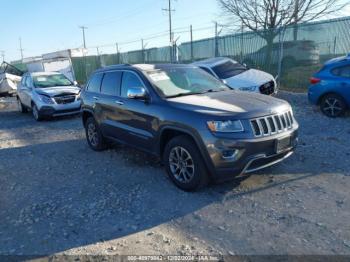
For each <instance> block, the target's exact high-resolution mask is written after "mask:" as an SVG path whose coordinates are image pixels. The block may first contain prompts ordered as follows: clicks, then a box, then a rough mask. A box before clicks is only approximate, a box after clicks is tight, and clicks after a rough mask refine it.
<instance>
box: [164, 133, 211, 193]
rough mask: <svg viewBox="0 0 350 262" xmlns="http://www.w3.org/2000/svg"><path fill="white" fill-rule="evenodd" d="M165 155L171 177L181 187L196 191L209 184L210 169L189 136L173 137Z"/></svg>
mask: <svg viewBox="0 0 350 262" xmlns="http://www.w3.org/2000/svg"><path fill="white" fill-rule="evenodd" d="M163 157H164V163H165V165H166V171H167V173H168V175H169V177H170V179H171V180H172V181H173V182H174V184H175V185H176V186H177V187H179V188H180V189H182V190H185V191H195V190H198V189H200V188H202V187H204V186H206V185H207V184H208V182H209V176H208V171H207V168H206V166H205V163H204V161H203V159H202V156H201V154H200V152H199V149H198V148H197V146H196V144H195V143H194V142H193V141H192V140H191V139H189V138H188V137H187V136H178V137H175V138H173V139H171V140H170V141H169V143H168V144H167V145H166V147H165V150H164V155H163Z"/></svg>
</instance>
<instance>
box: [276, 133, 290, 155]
mask: <svg viewBox="0 0 350 262" xmlns="http://www.w3.org/2000/svg"><path fill="white" fill-rule="evenodd" d="M290 147H292V138H291V137H290V136H287V137H284V138H280V139H277V140H276V142H275V151H276V153H277V154H278V153H281V152H283V151H285V150H286V149H288V148H290Z"/></svg>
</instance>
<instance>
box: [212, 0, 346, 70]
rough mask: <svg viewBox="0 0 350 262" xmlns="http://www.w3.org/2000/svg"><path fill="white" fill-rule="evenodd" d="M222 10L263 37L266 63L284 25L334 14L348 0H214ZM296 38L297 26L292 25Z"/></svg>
mask: <svg viewBox="0 0 350 262" xmlns="http://www.w3.org/2000/svg"><path fill="white" fill-rule="evenodd" d="M217 1H218V3H219V5H220V7H221V9H222V10H223V12H224V13H225V14H226V15H228V16H229V17H230V18H233V19H236V21H239V22H240V23H242V24H243V26H244V27H246V28H248V29H249V30H251V31H253V32H255V33H256V34H258V35H259V36H260V37H262V38H263V39H265V40H266V43H267V55H266V63H267V65H269V64H270V61H271V53H272V45H273V41H274V39H275V37H276V36H277V35H278V34H279V33H280V32H281V30H282V29H283V28H285V27H286V26H289V25H293V24H294V25H297V23H300V22H308V21H312V20H315V19H318V18H320V17H322V16H326V15H330V14H334V13H335V12H337V11H339V10H341V9H342V8H344V7H345V6H346V5H348V4H349V3H350V1H349V0H217ZM294 38H295V40H296V39H297V26H295V29H294Z"/></svg>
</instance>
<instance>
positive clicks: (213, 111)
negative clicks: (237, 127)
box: [168, 90, 290, 119]
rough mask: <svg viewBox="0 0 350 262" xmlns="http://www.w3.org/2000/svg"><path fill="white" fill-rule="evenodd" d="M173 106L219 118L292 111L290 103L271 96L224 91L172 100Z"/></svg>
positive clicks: (259, 115)
mask: <svg viewBox="0 0 350 262" xmlns="http://www.w3.org/2000/svg"><path fill="white" fill-rule="evenodd" d="M168 101H169V102H170V103H171V105H173V106H175V107H179V108H182V109H185V110H190V111H194V112H198V113H203V114H208V115H217V116H237V117H238V116H239V117H240V118H241V119H248V118H256V117H262V116H266V115H271V114H276V113H280V112H283V111H286V110H289V109H290V105H289V103H288V102H286V101H284V100H281V99H277V98H274V97H271V96H266V95H261V94H257V93H250V92H242V91H235V90H229V91H223V92H215V93H206V94H201V95H189V96H183V97H176V98H170V99H168Z"/></svg>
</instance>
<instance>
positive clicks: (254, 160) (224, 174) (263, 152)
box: [207, 129, 298, 182]
mask: <svg viewBox="0 0 350 262" xmlns="http://www.w3.org/2000/svg"><path fill="white" fill-rule="evenodd" d="M285 137H290V141H291V142H290V146H288V147H286V148H284V149H283V150H282V151H278V152H277V151H276V143H277V142H276V141H277V140H279V139H281V138H285ZM297 144H298V131H297V129H295V130H291V131H289V132H284V133H282V134H279V135H277V136H271V137H265V138H260V139H247V140H226V139H216V141H215V142H214V143H213V144H211V145H210V146H209V148H208V147H207V150H208V152H209V157H210V159H211V162H212V165H211V168H209V169H210V171H211V173H212V175H213V178H214V180H215V181H219V182H221V181H226V180H230V179H232V178H234V177H237V176H244V175H245V174H248V173H252V172H255V171H257V170H260V169H263V168H266V167H269V166H272V165H274V164H277V163H279V162H281V161H283V160H284V159H286V158H287V157H289V156H290V155H292V153H293V152H294V150H295V148H296V146H297ZM227 150H237V152H239V153H237V154H236V155H235V156H234V157H232V158H225V157H223V152H226V151H227Z"/></svg>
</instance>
